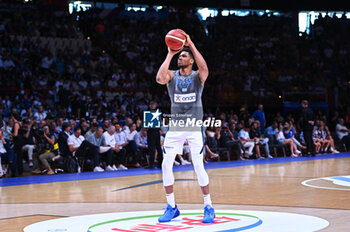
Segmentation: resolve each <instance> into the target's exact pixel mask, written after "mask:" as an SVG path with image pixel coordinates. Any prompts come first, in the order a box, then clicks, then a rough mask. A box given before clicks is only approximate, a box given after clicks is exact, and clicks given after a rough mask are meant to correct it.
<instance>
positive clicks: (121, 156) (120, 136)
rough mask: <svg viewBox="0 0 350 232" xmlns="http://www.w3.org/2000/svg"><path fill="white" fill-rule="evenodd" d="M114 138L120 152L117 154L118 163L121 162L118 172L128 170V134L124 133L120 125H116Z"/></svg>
mask: <svg viewBox="0 0 350 232" xmlns="http://www.w3.org/2000/svg"><path fill="white" fill-rule="evenodd" d="M114 138H115V141H116V143H117V146H118V149H119V152H117V161H118V162H119V166H118V170H119V169H120V170H127V169H128V168H127V167H125V165H124V164H125V162H126V148H125V147H126V146H127V145H128V140H127V138H126V134H125V132H124V131H122V127H121V124H120V123H117V124H115V133H114Z"/></svg>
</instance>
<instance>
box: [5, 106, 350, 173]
mask: <svg viewBox="0 0 350 232" xmlns="http://www.w3.org/2000/svg"><path fill="white" fill-rule="evenodd" d="M46 113H47V112H45V111H42V112H41V113H40V112H39V111H37V112H35V114H34V115H36V116H33V117H26V116H25V117H23V118H21V117H20V115H19V114H18V113H17V112H16V110H15V108H14V110H13V111H12V113H11V115H10V116H9V117H5V116H4V114H3V108H0V116H1V118H2V120H1V130H0V154H1V160H2V166H0V167H1V168H0V171H1V173H2V175H5V173H6V170H7V169H8V170H11V174H12V175H13V176H16V175H21V174H23V171H24V165H23V164H24V163H26V165H25V166H28V167H29V168H30V170H32V173H33V174H41V173H47V174H49V175H50V174H55V170H54V169H53V168H52V165H56V166H59V167H60V169H63V170H64V171H65V172H76V171H81V168H82V167H83V168H84V162H85V161H90V166H91V170H93V171H96V172H99V171H104V170H106V171H116V170H126V169H128V167H129V168H130V167H132V168H140V167H142V166H144V167H146V168H147V167H148V166H147V165H149V164H150V161H149V158H150V156H149V155H150V150H149V147H148V144H149V139H148V138H147V134H148V130H147V129H146V128H143V125H142V121H141V120H140V119H138V118H130V117H126V118H120V117H112V118H105V119H104V120H100V121H98V120H97V119H96V118H80V119H79V120H74V119H70V120H67V119H64V118H63V117H58V118H57V119H53V118H50V117H47V116H46V117H43V118H41V119H39V117H40V115H45V114H46ZM208 116H209V117H212V115H208ZM219 118H220V120H221V122H222V124H221V126H219V127H208V128H205V129H206V130H205V138H206V142H205V149H206V155H205V156H204V157H203V161H204V162H207V161H208V160H217V159H220V157H221V158H225V157H223V153H225V154H227V156H226V158H228V159H230V158H231V157H233V158H234V159H240V160H246V159H264V158H273V156H275V157H277V156H279V154H281V152H280V151H277V149H282V150H283V154H284V155H285V156H286V155H287V156H289V155H290V156H292V157H299V156H302V155H303V154H304V155H305V148H306V147H305V145H306V144H305V140H304V137H303V132H302V129H301V128H300V126H301V124H300V120H295V119H294V118H293V117H286V118H283V117H279V116H278V115H276V116H275V117H274V118H273V121H271V122H269V123H271V125H270V124H267V122H266V116H265V112H264V110H263V105H259V106H258V109H257V110H256V111H255V112H254V113H253V114H249V112H247V111H242V112H241V114H239V116H238V115H237V114H233V115H230V114H225V113H221V114H220V115H219ZM324 119H325V116H324V115H322V114H320V115H317V116H316V117H315V125H314V130H313V141H314V145H315V150H314V152H315V153H338V152H339V151H338V150H337V149H341V150H347V149H348V148H347V147H346V146H347V145H349V144H350V129H348V127H347V126H346V125H345V124H344V119H343V118H338V119H337V124H336V127H335V133H332V132H331V131H330V129H329V127H328V126H327V124H326V122H327V121H325V120H324ZM160 130H161V133H160V138H158V139H159V140H160V141H162V142H161V145H162V143H163V141H164V136H165V132H166V125H162V127H161V129H160ZM335 141H336V142H335ZM336 145H337V147H336ZM270 150H274V152H271V151H270ZM272 153H273V154H272ZM158 155H160V156H161V155H162V154H161V153H158ZM59 159H61V163H60V165H58V164H55V162H54V161H55V160H59ZM74 159H76V160H74ZM157 160H159V159H157V157H154V160H153V163H154V162H156V163H157ZM190 161H191V152H190V150H189V146H188V144H186V143H184V148H183V154H178V159H177V161H175V165H180V164H183V165H186V164H190ZM6 164H7V165H6ZM72 165H73V166H72ZM158 166H159V163H158ZM4 170H5V171H4ZM84 170H85V171H86V170H89V169H88V168H87V169H86V168H85V169H84Z"/></svg>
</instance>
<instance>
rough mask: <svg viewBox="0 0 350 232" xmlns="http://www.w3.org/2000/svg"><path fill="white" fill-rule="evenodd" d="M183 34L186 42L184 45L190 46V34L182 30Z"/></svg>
mask: <svg viewBox="0 0 350 232" xmlns="http://www.w3.org/2000/svg"><path fill="white" fill-rule="evenodd" d="M183 34H184V35H185V36H186V42H185V46H191V45H192V44H193V42H192V40H191V38H190V36H189V35H188V34H186V32H184V31H183Z"/></svg>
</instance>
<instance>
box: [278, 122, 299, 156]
mask: <svg viewBox="0 0 350 232" xmlns="http://www.w3.org/2000/svg"><path fill="white" fill-rule="evenodd" d="M276 139H277V141H278V143H279V144H281V145H282V144H283V145H284V144H286V145H289V148H290V152H291V156H292V157H298V155H297V154H296V149H295V146H294V142H293V139H286V138H285V137H284V133H283V124H282V123H280V125H279V128H278V132H277V136H276Z"/></svg>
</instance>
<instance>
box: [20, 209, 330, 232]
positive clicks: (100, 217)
mask: <svg viewBox="0 0 350 232" xmlns="http://www.w3.org/2000/svg"><path fill="white" fill-rule="evenodd" d="M162 214H163V211H138V212H120V213H107V214H94V215H84V216H76V217H67V218H60V219H54V220H48V221H43V222H39V223H35V224H33V225H30V226H27V227H26V228H24V232H48V231H49V232H63V231H64V232H115V231H119V232H136V231H148V232H156V231H160V232H162V231H166V232H168V231H184V232H187V231H190V232H196V231H197V232H209V231H210V232H212V231H221V232H234V231H246V230H249V231H268V232H280V231H284V232H286V231H303V232H307V231H310V232H311V231H318V230H322V229H324V228H326V227H327V226H328V225H329V222H328V221H326V220H324V219H322V218H318V217H314V216H309V215H302V214H294V213H281V212H268V211H245V210H217V211H216V212H215V214H216V218H215V221H214V223H212V224H203V223H202V218H203V212H202V210H200V211H199V210H181V215H180V216H179V217H177V218H175V219H173V220H172V221H171V222H168V223H158V217H159V216H160V215H162Z"/></svg>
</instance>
